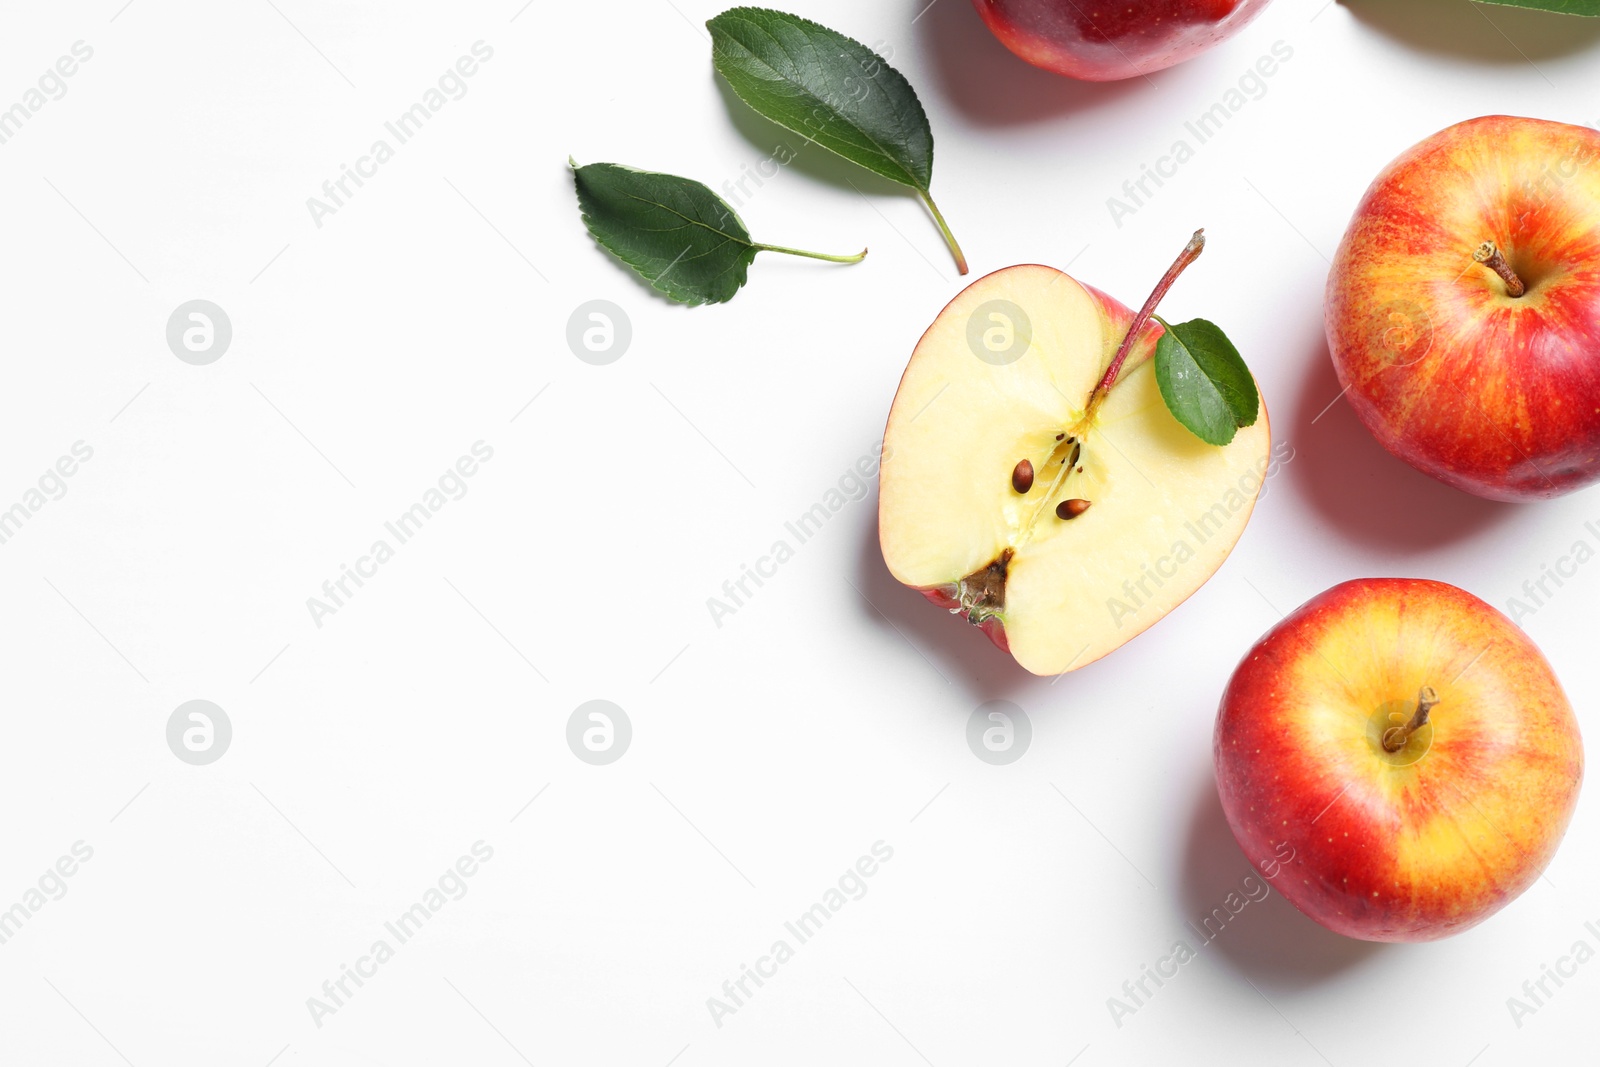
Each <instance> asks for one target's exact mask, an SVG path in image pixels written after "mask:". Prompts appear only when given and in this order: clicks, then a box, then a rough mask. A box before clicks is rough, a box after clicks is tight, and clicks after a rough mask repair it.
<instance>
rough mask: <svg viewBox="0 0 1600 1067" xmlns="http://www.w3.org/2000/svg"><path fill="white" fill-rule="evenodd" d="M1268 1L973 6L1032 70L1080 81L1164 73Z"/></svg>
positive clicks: (1234, 29) (1103, 0)
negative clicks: (1052, 72)
mask: <svg viewBox="0 0 1600 1067" xmlns="http://www.w3.org/2000/svg"><path fill="white" fill-rule="evenodd" d="M1267 3H1268V0H1141V2H1140V3H1130V2H1128V0H1118V2H1115V3H1112V2H1109V0H973V6H975V7H976V8H977V9H978V14H980V15H982V16H983V21H984V22H986V23H988V24H989V29H990V30H992V31H993V32H994V35H995V36H996V37H998V38H1000V42H1001V43H1002V44H1004V45H1005V46H1006V47H1007V48H1009V49H1011V51H1013V52H1015V53H1016V54H1017V55H1019V56H1021V57H1022V58H1023V59H1026V60H1027V61H1028V62H1029V63H1032V64H1033V65H1034V66H1036V67H1043V68H1044V69H1045V70H1051V71H1055V72H1056V73H1057V74H1065V75H1067V76H1068V77H1071V78H1079V79H1082V80H1083V81H1095V82H1106V81H1118V80H1120V79H1123V78H1134V77H1138V76H1140V75H1145V74H1150V73H1152V72H1154V71H1158V70H1164V69H1165V68H1167V67H1170V66H1173V65H1174V64H1176V63H1182V62H1183V61H1184V60H1186V59H1193V58H1194V57H1195V56H1197V55H1199V54H1200V53H1201V52H1204V51H1205V50H1206V49H1208V48H1211V47H1212V46H1213V45H1216V44H1219V43H1221V42H1222V41H1225V40H1227V39H1228V38H1229V37H1232V36H1233V35H1234V34H1235V33H1238V32H1239V31H1240V30H1241V29H1243V28H1244V26H1245V24H1246V23H1248V22H1249V21H1250V20H1251V19H1253V18H1255V17H1256V16H1257V15H1259V14H1260V13H1261V11H1262V9H1263V8H1265V7H1266V6H1267Z"/></svg>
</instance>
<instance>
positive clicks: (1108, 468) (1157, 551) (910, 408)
mask: <svg viewBox="0 0 1600 1067" xmlns="http://www.w3.org/2000/svg"><path fill="white" fill-rule="evenodd" d="M1169 279H1170V276H1169ZM1153 299H1154V298H1153ZM1134 321H1135V316H1134V314H1133V313H1132V312H1131V311H1129V310H1128V309H1127V308H1126V307H1124V306H1123V305H1122V304H1120V303H1118V302H1117V301H1116V300H1113V299H1112V298H1110V297H1108V296H1106V295H1105V294H1104V293H1101V292H1099V291H1098V290H1095V289H1092V288H1090V287H1088V286H1086V285H1082V284H1080V283H1079V282H1077V281H1074V280H1073V279H1072V278H1071V277H1069V276H1068V275H1066V274H1064V273H1062V272H1061V271H1058V270H1055V269H1053V268H1051V267H1044V266H1039V265H1036V264H1033V265H1025V266H1017V267H1009V268H1007V269H1005V270H1001V271H998V272H996V273H994V274H990V275H988V276H987V277H984V278H981V279H979V280H978V281H976V282H974V283H973V284H972V285H970V286H968V287H967V288H966V289H965V290H964V291H963V292H962V293H961V294H960V295H959V296H957V297H956V298H955V299H954V300H952V301H951V302H950V304H949V305H948V306H947V307H946V308H945V309H944V311H943V312H941V313H940V315H939V317H938V318H937V319H935V320H934V323H933V325H932V326H930V327H929V328H928V331H927V332H926V333H925V334H923V337H922V340H921V341H920V342H918V344H917V347H916V350H915V351H914V352H913V353H912V354H911V362H910V364H909V365H908V366H907V367H906V372H905V376H904V377H903V378H902V379H901V381H900V389H899V392H898V393H896V394H895V399H894V407H893V408H892V409H891V410H890V412H889V425H888V429H887V430H886V431H885V433H884V451H883V465H882V468H881V475H880V479H881V481H880V496H879V510H878V531H879V540H880V543H881V545H882V548H883V556H884V560H885V561H886V562H887V563H888V565H889V570H890V572H891V573H892V574H893V575H894V576H895V578H896V579H897V580H899V581H901V582H903V583H905V584H906V585H909V586H911V587H913V588H915V589H917V590H919V591H921V592H922V593H923V594H924V595H925V596H927V597H928V599H929V600H931V601H933V602H934V603H935V604H938V605H940V606H941V607H944V608H946V609H948V610H949V611H950V613H951V614H957V615H962V616H964V617H965V618H966V620H967V621H968V622H969V623H971V624H973V625H975V626H978V627H980V628H981V629H982V630H983V631H984V632H985V633H986V634H988V636H989V637H990V638H991V639H992V640H993V641H994V643H995V644H996V645H998V646H999V647H1000V648H1002V649H1005V650H1008V651H1009V652H1010V653H1011V654H1012V656H1014V657H1015V658H1016V660H1017V662H1018V663H1020V664H1021V665H1022V666H1023V667H1025V668H1026V669H1027V670H1029V671H1032V672H1033V673H1035V674H1041V675H1051V674H1061V673H1063V672H1065V671H1070V670H1076V669H1077V668H1080V667H1084V666H1087V665H1088V664H1090V663H1093V662H1094V661H1095V660H1097V659H1099V658H1100V657H1101V656H1104V655H1105V654H1106V653H1108V652H1111V651H1112V650H1114V649H1116V648H1118V647H1120V646H1121V645H1123V644H1125V643H1127V642H1128V641H1129V640H1131V639H1132V638H1134V637H1136V636H1137V635H1139V634H1140V633H1142V632H1144V630H1146V629H1147V628H1148V627H1149V626H1150V625H1151V624H1152V623H1154V622H1156V621H1157V620H1158V619H1160V618H1161V617H1162V616H1164V615H1166V614H1167V612H1169V611H1171V610H1172V609H1173V608H1175V607H1177V606H1178V605H1179V604H1180V603H1182V602H1183V601H1184V600H1186V599H1187V598H1188V597H1189V596H1190V594H1192V593H1193V592H1194V591H1195V590H1196V589H1198V588H1200V586H1201V585H1203V584H1204V583H1205V581H1206V579H1208V578H1209V577H1211V575H1212V574H1213V573H1215V572H1216V570H1217V568H1218V567H1220V566H1222V562H1223V560H1224V559H1226V558H1227V556H1228V553H1229V552H1231V551H1232V550H1233V546H1234V545H1235V544H1236V543H1237V542H1238V540H1239V536H1240V534H1242V533H1243V532H1244V527H1245V523H1246V522H1247V521H1248V520H1249V518H1250V513H1251V511H1252V509H1253V508H1254V507H1255V500H1256V496H1257V494H1258V493H1259V492H1260V488H1261V485H1262V482H1263V481H1264V480H1265V478H1266V476H1267V474H1268V468H1269V464H1270V463H1271V455H1270V454H1271V431H1270V429H1269V426H1268V422H1267V418H1266V410H1265V405H1263V407H1262V410H1261V415H1260V417H1259V418H1257V419H1256V421H1255V423H1254V425H1251V426H1247V427H1243V428H1241V429H1240V430H1239V431H1238V434H1237V435H1236V436H1235V437H1234V439H1233V440H1232V442H1230V443H1229V444H1227V445H1225V446H1221V447H1218V446H1214V445H1209V444H1206V443H1205V442H1203V441H1201V440H1200V439H1199V438H1197V437H1195V436H1194V435H1193V434H1191V433H1190V432H1189V431H1188V430H1187V429H1185V428H1184V427H1183V425H1182V424H1180V423H1179V422H1178V421H1177V419H1175V418H1174V417H1173V415H1172V413H1171V412H1170V411H1169V410H1168V409H1167V405H1166V404H1165V402H1164V401H1163V400H1162V397H1161V392H1160V390H1159V388H1158V386H1157V383H1156V376H1155V373H1154V366H1153V360H1152V358H1151V357H1152V356H1153V355H1154V352H1155V347H1156V341H1157V339H1159V338H1160V336H1161V334H1162V327H1161V326H1160V325H1159V324H1158V323H1156V322H1154V321H1153V320H1152V321H1149V322H1148V324H1147V325H1146V326H1145V327H1143V328H1142V329H1141V330H1140V335H1139V337H1138V338H1137V339H1136V340H1135V342H1134V343H1133V344H1132V347H1131V348H1130V350H1129V353H1128V355H1127V357H1126V360H1125V362H1124V363H1123V364H1122V367H1121V370H1120V371H1119V373H1118V375H1117V377H1116V380H1115V381H1114V383H1112V384H1111V387H1110V389H1109V392H1107V393H1105V394H1104V395H1103V398H1102V400H1101V401H1098V402H1095V403H1091V397H1093V395H1094V394H1095V391H1096V388H1097V386H1099V385H1100V384H1101V382H1102V379H1103V378H1104V376H1105V375H1106V374H1107V372H1108V370H1109V369H1110V367H1111V365H1112V362H1113V359H1114V357H1115V354H1116V352H1117V350H1118V349H1119V347H1121V345H1122V343H1123V340H1124V338H1126V337H1127V335H1128V331H1129V329H1130V328H1131V327H1132V325H1133V323H1134ZM1024 461H1026V465H1024Z"/></svg>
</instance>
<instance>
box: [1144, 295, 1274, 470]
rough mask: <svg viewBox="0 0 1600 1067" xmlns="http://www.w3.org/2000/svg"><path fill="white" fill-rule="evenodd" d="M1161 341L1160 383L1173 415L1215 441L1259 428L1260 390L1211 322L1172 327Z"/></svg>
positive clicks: (1223, 441)
mask: <svg viewBox="0 0 1600 1067" xmlns="http://www.w3.org/2000/svg"><path fill="white" fill-rule="evenodd" d="M1157 321H1160V322H1161V325H1162V326H1164V327H1166V332H1165V333H1163V334H1162V335H1161V339H1160V340H1159V341H1157V342H1156V354H1155V372H1156V383H1157V384H1158V385H1159V386H1160V387H1161V399H1163V400H1165V401H1166V402H1167V408H1168V410H1170V411H1171V412H1172V415H1173V417H1174V418H1176V419H1177V420H1178V421H1179V422H1181V423H1182V424H1183V425H1184V426H1185V427H1186V428H1187V429H1188V430H1189V432H1190V433H1192V434H1194V435H1195V436H1196V437H1198V438H1200V440H1202V441H1204V442H1206V443H1207V444H1210V445H1225V444H1227V443H1228V442H1230V441H1232V440H1233V436H1234V434H1236V433H1238V432H1239V428H1240V427H1241V426H1254V425H1255V421H1256V418H1257V417H1258V416H1259V415H1260V413H1261V394H1260V393H1258V392H1257V391H1256V381H1255V378H1254V377H1252V376H1251V374H1250V368H1249V367H1247V366H1245V363H1244V358H1243V357H1241V356H1240V355H1239V350H1238V349H1237V348H1235V347H1233V342H1232V341H1229V340H1228V336H1227V334H1225V333H1223V332H1222V330H1221V329H1220V328H1219V327H1218V326H1217V325H1216V324H1215V323H1212V322H1208V321H1206V320H1205V319H1193V320H1191V321H1189V322H1180V323H1178V324H1177V325H1175V326H1174V325H1172V324H1170V323H1168V322H1166V321H1165V320H1160V319H1158V320H1157Z"/></svg>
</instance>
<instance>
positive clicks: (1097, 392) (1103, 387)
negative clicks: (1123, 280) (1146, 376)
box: [1085, 230, 1206, 420]
mask: <svg viewBox="0 0 1600 1067" xmlns="http://www.w3.org/2000/svg"><path fill="white" fill-rule="evenodd" d="M1205 247H1206V231H1205V230H1196V231H1194V236H1193V237H1191V238H1189V243H1188V244H1187V245H1185V246H1184V248H1183V251H1182V252H1180V253H1178V258H1177V259H1176V260H1175V261H1173V264H1172V266H1170V267H1168V268H1167V273H1166V274H1164V275H1162V277H1161V280H1160V281H1159V282H1157V283H1156V287H1155V291H1154V292H1152V293H1151V294H1150V298H1149V299H1148V300H1146V301H1145V302H1144V307H1142V308H1140V309H1139V313H1138V314H1137V315H1135V316H1134V317H1133V323H1132V324H1131V325H1130V326H1129V327H1128V335H1127V336H1126V337H1124V338H1123V339H1122V346H1121V347H1120V348H1118V349H1117V354H1116V356H1115V357H1113V358H1112V360H1111V366H1110V367H1108V368H1107V369H1106V374H1105V377H1104V378H1101V379H1100V384H1099V385H1097V386H1095V387H1094V392H1093V393H1091V394H1090V395H1089V404H1088V408H1087V413H1086V415H1085V419H1086V420H1087V418H1088V416H1089V415H1093V414H1094V411H1095V409H1096V408H1098V407H1099V406H1100V402H1101V401H1102V400H1104V399H1105V398H1106V394H1107V393H1109V392H1111V387H1112V386H1113V385H1115V384H1116V383H1117V375H1118V374H1119V373H1120V372H1121V371H1122V364H1123V361H1125V360H1126V359H1127V358H1128V353H1129V352H1131V351H1133V344H1134V341H1135V340H1137V339H1138V337H1139V335H1140V334H1141V333H1143V332H1144V328H1145V327H1146V326H1147V325H1149V323H1150V319H1151V317H1152V316H1153V315H1155V313H1156V307H1157V306H1158V305H1159V304H1160V303H1161V300H1162V298H1163V297H1165V296H1166V295H1167V290H1169V289H1171V288H1172V283H1174V282H1176V281H1177V280H1178V275H1180V274H1182V273H1183V272H1184V271H1185V270H1187V269H1188V268H1189V264H1191V263H1193V262H1194V261H1195V260H1197V259H1199V258H1200V253H1201V252H1203V251H1205Z"/></svg>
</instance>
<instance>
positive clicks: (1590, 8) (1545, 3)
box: [1485, 0, 1600, 17]
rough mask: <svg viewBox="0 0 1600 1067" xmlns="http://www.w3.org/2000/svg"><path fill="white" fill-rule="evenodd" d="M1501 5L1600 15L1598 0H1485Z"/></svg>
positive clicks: (1572, 13)
mask: <svg viewBox="0 0 1600 1067" xmlns="http://www.w3.org/2000/svg"><path fill="white" fill-rule="evenodd" d="M1485 3H1490V4H1499V5H1500V6H1501V7H1529V8H1532V9H1533V10H1535V11H1554V12H1556V13H1557V14H1561V15H1588V16H1590V17H1596V16H1600V0H1485Z"/></svg>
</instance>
